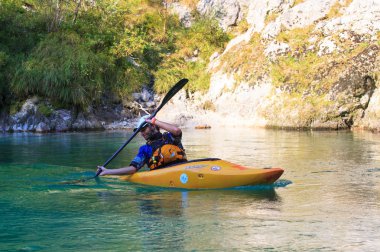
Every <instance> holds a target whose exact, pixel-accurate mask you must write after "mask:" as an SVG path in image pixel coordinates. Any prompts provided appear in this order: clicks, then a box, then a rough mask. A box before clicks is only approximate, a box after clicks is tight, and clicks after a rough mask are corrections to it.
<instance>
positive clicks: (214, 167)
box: [211, 165, 221, 171]
mask: <svg viewBox="0 0 380 252" xmlns="http://www.w3.org/2000/svg"><path fill="white" fill-rule="evenodd" d="M220 169H221V168H220V166H217V165H216V166H212V167H211V171H220Z"/></svg>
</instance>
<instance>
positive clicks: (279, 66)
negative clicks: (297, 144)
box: [0, 0, 380, 132]
mask: <svg viewBox="0 0 380 252" xmlns="http://www.w3.org/2000/svg"><path fill="white" fill-rule="evenodd" d="M191 3H192V4H193V2H191ZM169 8H170V9H171V11H172V12H174V13H177V14H178V16H179V18H180V20H181V22H182V23H183V24H184V25H185V26H190V25H191V21H192V16H191V15H192V13H193V12H194V11H198V12H199V13H200V14H201V15H204V16H207V17H213V18H216V19H217V20H218V22H219V24H220V26H221V27H222V28H223V29H224V30H226V31H229V30H230V28H231V27H233V26H236V25H239V23H240V22H242V21H244V22H245V24H248V27H247V29H245V32H244V33H243V34H240V35H236V37H234V38H233V39H231V41H230V42H229V43H228V44H227V45H226V48H225V50H224V52H222V53H215V54H213V55H212V56H211V57H210V63H209V66H208V71H209V73H210V75H211V78H210V88H209V90H208V91H207V92H205V93H200V92H195V93H186V92H185V91H181V92H180V93H179V94H177V95H176V96H175V97H174V98H173V99H172V101H170V102H169V104H168V105H167V106H165V107H164V108H163V109H162V110H161V112H160V113H159V115H158V116H159V117H160V118H165V120H166V121H171V122H175V123H178V124H180V125H182V126H194V125H210V126H211V127H217V126H263V127H279V128H306V129H334V130H335V129H355V128H358V129H367V130H372V131H380V84H379V76H380V53H379V51H380V42H379V39H380V1H378V0H303V1H295V0H199V1H198V2H197V3H194V5H193V7H192V8H193V9H191V8H190V7H189V1H182V0H179V1H173V2H172V3H171V4H170V6H169ZM184 77H186V76H184ZM190 81H191V80H190ZM158 100H159V97H157V96H156V95H154V94H153V93H152V92H151V91H150V90H149V89H143V90H142V91H141V92H140V93H135V94H133V101H127V102H123V103H122V104H102V105H100V106H98V107H96V108H95V107H92V108H88V109H87V111H85V112H82V113H76V112H74V111H69V110H64V109H60V110H55V111H52V112H51V113H48V115H47V114H46V110H45V113H42V112H41V109H39V106H40V102H38V101H37V100H33V99H31V100H28V101H26V102H25V104H24V105H23V106H22V108H21V109H20V110H19V111H18V112H17V113H16V114H14V115H12V116H7V115H5V114H4V113H2V114H0V129H2V130H3V131H37V132H45V131H66V130H88V129H99V128H101V129H115V128H128V127H132V125H131V123H133V121H134V120H133V118H135V117H136V116H139V115H141V114H143V113H149V112H151V111H152V110H153V109H154V108H155V106H156V105H157V102H158ZM42 111H43V110H42Z"/></svg>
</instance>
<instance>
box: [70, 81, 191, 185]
mask: <svg viewBox="0 0 380 252" xmlns="http://www.w3.org/2000/svg"><path fill="white" fill-rule="evenodd" d="M188 81H189V80H188V79H182V80H180V81H178V82H177V83H176V84H175V85H174V86H173V87H172V88H171V89H170V90H169V92H168V93H167V94H166V95H165V97H164V99H162V102H161V104H160V105H159V106H158V107H157V109H156V110H155V111H154V112H153V113H152V114H151V115H150V116H149V119H151V118H153V117H155V116H156V115H157V113H158V112H159V111H160V110H161V109H162V107H163V106H165V104H166V103H168V101H169V100H170V99H171V98H173V96H174V95H175V94H176V93H178V91H179V90H181V89H182V88H183V87H184V86H185V85H186V83H187V82H188ZM144 126H145V125H144V123H142V124H141V125H140V126H139V127H138V128H137V129H136V130H135V132H134V133H133V134H132V136H131V137H130V138H129V139H128V140H127V141H126V142H125V143H124V144H123V145H122V146H120V148H119V149H118V150H117V151H116V152H115V153H114V154H113V155H112V156H111V157H110V158H109V159H107V161H106V162H105V163H104V164H103V167H106V166H107V165H108V164H109V163H110V162H111V161H112V160H113V159H114V158H115V157H116V156H117V155H118V154H119V153H120V152H121V151H122V150H123V149H124V147H125V146H127V144H129V142H130V141H132V139H133V138H134V137H135V136H136V135H137V134H138V133H139V132H140V130H141V129H142V128H143V127H144ZM101 172H102V171H101V170H100V169H99V170H98V171H97V173H96V174H95V176H93V177H90V178H85V179H80V180H75V181H72V182H69V183H65V184H75V183H80V182H86V181H88V180H91V179H95V178H97V177H98V176H99V174H100V173H101Z"/></svg>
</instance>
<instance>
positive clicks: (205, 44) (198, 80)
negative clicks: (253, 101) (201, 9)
mask: <svg viewBox="0 0 380 252" xmlns="http://www.w3.org/2000/svg"><path fill="white" fill-rule="evenodd" d="M176 35H177V37H176V40H175V41H174V49H175V50H171V51H169V52H168V53H167V54H165V55H164V56H163V61H162V63H161V64H160V68H159V69H158V70H157V71H156V72H155V76H156V78H157V82H156V85H155V88H156V90H157V91H158V92H166V91H167V90H168V89H169V88H170V85H171V84H172V83H174V82H175V81H176V80H178V78H181V77H186V78H188V79H189V80H190V83H189V86H188V88H189V89H190V90H206V89H207V88H208V85H209V82H210V75H209V74H208V73H207V64H208V63H209V61H210V60H209V59H210V56H211V54H212V53H213V52H215V51H219V50H220V49H221V48H223V47H224V45H225V43H226V42H227V41H228V40H229V37H228V35H227V34H226V33H224V32H223V31H222V29H221V28H220V27H219V26H218V24H217V22H216V21H215V20H210V19H205V18H200V19H199V20H198V21H197V22H195V23H194V24H193V25H192V26H191V27H190V28H182V29H181V30H179V31H178V33H177V34H176Z"/></svg>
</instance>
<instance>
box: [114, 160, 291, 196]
mask: <svg viewBox="0 0 380 252" xmlns="http://www.w3.org/2000/svg"><path fill="white" fill-rule="evenodd" d="M283 172H284V170H283V169H281V168H264V169H256V168H250V167H245V166H241V165H237V164H233V163H231V162H228V161H224V160H221V159H217V158H209V159H199V160H193V161H188V162H184V163H180V164H175V165H171V166H168V167H165V168H161V169H158V170H152V171H144V172H137V173H135V174H132V175H124V176H120V179H121V180H124V181H129V182H132V183H138V184H144V185H150V186H159V187H172V188H186V189H212V188H229V187H237V186H248V185H268V184H273V183H274V182H275V181H276V180H277V179H278V178H279V177H280V176H281V175H282V173H283Z"/></svg>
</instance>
